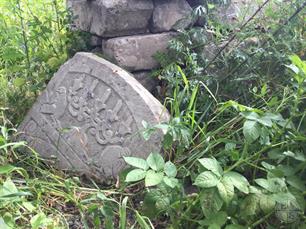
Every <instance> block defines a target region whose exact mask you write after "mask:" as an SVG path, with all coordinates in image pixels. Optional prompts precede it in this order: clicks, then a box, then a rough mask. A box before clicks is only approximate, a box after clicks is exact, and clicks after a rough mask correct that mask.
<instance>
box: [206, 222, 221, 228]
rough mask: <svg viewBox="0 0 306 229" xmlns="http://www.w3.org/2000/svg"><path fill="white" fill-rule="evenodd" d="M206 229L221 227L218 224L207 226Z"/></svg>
mask: <svg viewBox="0 0 306 229" xmlns="http://www.w3.org/2000/svg"><path fill="white" fill-rule="evenodd" d="M208 229H221V227H220V226H219V225H218V224H215V223H213V224H210V225H209V227H208Z"/></svg>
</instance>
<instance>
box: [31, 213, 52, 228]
mask: <svg viewBox="0 0 306 229" xmlns="http://www.w3.org/2000/svg"><path fill="white" fill-rule="evenodd" d="M30 223H31V226H32V229H38V228H42V227H45V226H47V225H48V224H49V223H50V219H48V218H47V216H46V215H45V214H44V213H43V212H41V213H38V214H37V215H35V216H33V217H32V218H31V220H30Z"/></svg>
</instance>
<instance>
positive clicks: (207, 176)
mask: <svg viewBox="0 0 306 229" xmlns="http://www.w3.org/2000/svg"><path fill="white" fill-rule="evenodd" d="M219 182H220V181H219V179H218V177H217V176H216V175H215V174H214V173H213V172H211V171H205V172H203V173H201V174H200V175H198V176H197V178H196V179H195V182H194V185H196V186H199V187H201V188H211V187H215V186H217V184H218V183H219Z"/></svg>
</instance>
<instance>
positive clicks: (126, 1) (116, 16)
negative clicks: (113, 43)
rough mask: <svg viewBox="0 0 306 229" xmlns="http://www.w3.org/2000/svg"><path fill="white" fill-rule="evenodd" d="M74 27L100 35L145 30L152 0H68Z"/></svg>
mask: <svg viewBox="0 0 306 229" xmlns="http://www.w3.org/2000/svg"><path fill="white" fill-rule="evenodd" d="M67 6H68V8H70V9H71V10H72V12H73V14H74V16H75V17H77V18H76V19H75V20H74V23H75V26H76V27H77V28H78V29H80V30H83V31H87V32H90V33H93V34H96V35H98V36H102V37H117V36H125V35H131V34H139V33H145V32H146V31H147V27H148V24H149V20H150V18H151V15H152V12H153V2H152V0H68V2H67Z"/></svg>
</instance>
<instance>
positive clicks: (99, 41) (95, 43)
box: [89, 35, 102, 47]
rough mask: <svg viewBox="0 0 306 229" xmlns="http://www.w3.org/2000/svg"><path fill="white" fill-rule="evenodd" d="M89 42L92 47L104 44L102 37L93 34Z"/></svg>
mask: <svg viewBox="0 0 306 229" xmlns="http://www.w3.org/2000/svg"><path fill="white" fill-rule="evenodd" d="M89 44H90V46H92V47H97V46H102V37H98V36H95V35H91V36H90V38H89Z"/></svg>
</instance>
